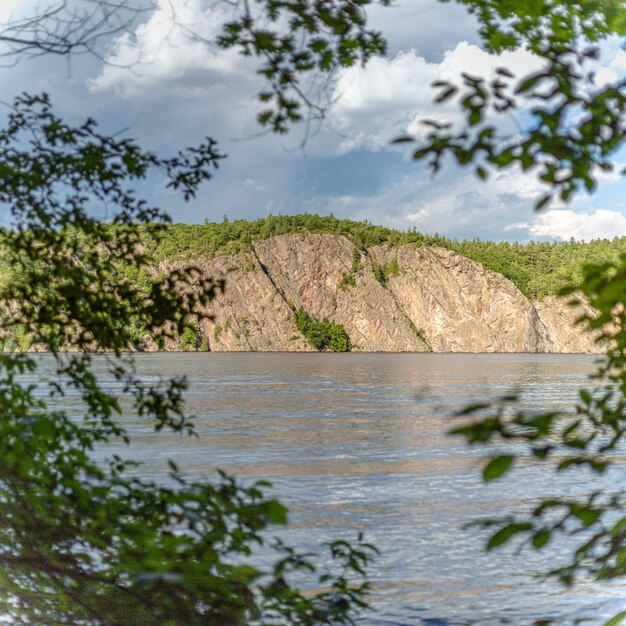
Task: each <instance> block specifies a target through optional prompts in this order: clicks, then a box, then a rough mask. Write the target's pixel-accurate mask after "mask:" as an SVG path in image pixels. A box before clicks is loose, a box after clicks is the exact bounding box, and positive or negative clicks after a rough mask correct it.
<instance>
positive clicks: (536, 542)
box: [533, 530, 551, 550]
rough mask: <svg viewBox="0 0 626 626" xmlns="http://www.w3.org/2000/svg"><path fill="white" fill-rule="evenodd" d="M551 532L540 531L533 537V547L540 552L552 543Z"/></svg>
mask: <svg viewBox="0 0 626 626" xmlns="http://www.w3.org/2000/svg"><path fill="white" fill-rule="evenodd" d="M550 535H551V532H550V531H549V530H540V531H539V532H538V533H535V534H534V535H533V546H534V547H535V548H537V550H540V549H541V548H543V546H545V545H546V543H548V541H550Z"/></svg>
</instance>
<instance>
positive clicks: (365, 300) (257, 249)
mask: <svg viewBox="0 0 626 626" xmlns="http://www.w3.org/2000/svg"><path fill="white" fill-rule="evenodd" d="M190 262H193V263H194V265H196V266H200V267H201V269H202V271H203V273H205V275H206V276H213V277H225V278H226V281H227V282H226V289H225V292H224V293H223V294H222V295H220V296H219V297H218V298H217V299H216V300H214V301H213V302H212V303H211V304H210V306H209V308H208V312H209V313H210V314H211V315H212V316H213V319H212V320H211V321H206V322H203V325H202V328H201V331H202V335H203V337H204V338H205V348H204V349H207V348H208V349H210V350H213V351H245V350H250V351H305V350H312V349H313V348H311V347H310V346H309V345H308V344H307V343H306V342H305V341H304V339H303V337H302V336H301V334H300V333H299V332H298V329H297V327H296V324H295V317H294V311H295V310H297V309H299V308H300V307H302V308H304V309H305V310H306V311H307V312H308V313H309V314H310V315H311V316H312V317H314V318H316V319H323V318H328V319H329V320H331V321H332V322H333V323H336V324H341V325H343V327H344V328H345V330H346V331H347V333H348V335H349V336H350V340H351V342H352V346H353V347H352V349H353V350H358V351H366V352H373V351H383V352H425V351H434V352H584V353H587V352H601V351H602V350H601V346H598V345H597V344H596V343H595V341H594V339H593V337H592V336H591V335H590V334H589V333H587V332H585V331H583V329H582V328H581V327H580V326H579V325H576V323H575V322H576V319H577V318H578V317H579V316H580V315H581V313H583V312H584V311H585V310H586V309H585V307H582V308H579V309H578V310H576V309H572V308H571V307H569V306H567V304H566V303H565V302H564V301H563V300H561V299H559V298H557V297H548V298H545V299H544V300H543V301H542V302H533V301H530V300H529V299H528V298H527V297H526V296H524V294H522V292H521V291H520V290H519V289H518V288H517V287H516V286H515V285H514V284H513V283H512V282H511V281H510V280H508V279H507V278H505V277H504V276H502V275H501V274H498V273H496V272H493V271H491V270H487V269H485V268H484V267H483V266H482V265H481V264H480V263H477V262H475V261H472V260H470V259H468V258H466V257H464V256H461V255H458V254H455V253H453V252H451V251H449V250H444V249H442V248H434V247H419V248H418V247H415V246H412V245H407V246H402V247H397V248H387V247H382V246H375V247H373V248H370V249H368V250H357V249H355V246H354V245H353V244H352V243H351V242H350V241H349V240H348V239H346V238H345V237H343V236H335V235H329V234H312V233H295V234H288V235H280V236H278V237H273V238H271V239H267V240H264V241H257V242H254V243H253V244H252V245H251V249H250V250H249V251H246V252H240V253H237V254H234V255H228V256H225V255H224V256H219V255H218V256H216V257H215V258H214V259H205V258H194V259H191V261H190ZM180 263H181V262H180V261H179V262H176V263H175V265H178V264H180ZM168 265H169V266H170V267H172V266H173V264H168ZM162 269H165V268H162ZM170 348H171V349H176V347H175V346H174V345H172V346H170Z"/></svg>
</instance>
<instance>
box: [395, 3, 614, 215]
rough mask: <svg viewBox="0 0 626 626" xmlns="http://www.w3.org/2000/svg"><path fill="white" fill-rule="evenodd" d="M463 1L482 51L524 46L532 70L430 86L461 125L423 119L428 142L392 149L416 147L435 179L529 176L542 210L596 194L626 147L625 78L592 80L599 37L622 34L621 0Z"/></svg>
mask: <svg viewBox="0 0 626 626" xmlns="http://www.w3.org/2000/svg"><path fill="white" fill-rule="evenodd" d="M459 1H460V2H461V4H465V5H467V6H468V7H469V8H470V10H471V11H472V12H473V13H475V15H476V16H477V18H478V20H479V22H480V28H481V35H482V37H483V40H484V42H485V44H486V46H487V47H488V48H490V49H491V50H493V51H501V50H504V49H517V48H520V47H525V48H526V49H528V50H529V51H530V52H532V53H533V54H534V55H535V58H536V59H537V68H538V69H536V70H535V71H533V72H532V73H529V74H526V75H521V76H515V75H514V74H513V73H512V72H511V70H510V69H509V68H506V67H499V68H497V69H496V70H495V71H494V72H492V73H490V75H473V74H470V73H462V74H461V76H460V77H459V78H458V79H455V80H452V81H448V80H441V81H437V82H435V83H434V84H433V87H435V88H436V89H437V90H438V91H439V95H438V96H437V97H436V99H435V102H436V103H439V104H442V105H443V104H446V106H448V107H455V106H456V107H458V110H459V112H460V113H461V117H462V120H463V123H462V124H461V125H458V124H453V123H452V122H446V121H445V119H444V120H443V121H442V117H440V118H438V119H436V120H435V119H424V120H422V124H423V125H424V127H425V129H426V138H425V139H421V138H420V139H416V138H415V137H413V136H404V137H399V138H398V139H397V140H396V141H397V143H400V144H413V143H417V144H418V148H417V150H415V151H414V153H413V156H414V158H415V159H416V160H423V159H426V160H427V161H428V163H429V165H430V167H431V168H432V170H433V172H437V171H439V169H440V168H441V167H442V165H443V164H444V162H446V160H449V161H452V162H455V163H457V164H459V165H463V166H468V167H472V168H474V171H475V173H476V175H477V176H478V177H480V178H482V179H487V178H488V177H489V175H490V173H494V172H496V171H502V170H513V171H514V172H516V173H518V172H520V171H523V172H527V173H528V174H529V175H531V176H533V177H535V178H536V179H537V180H538V181H539V182H540V183H541V184H542V186H543V189H544V193H543V195H542V196H541V197H540V198H539V199H538V200H537V201H536V208H538V209H541V208H544V207H549V206H556V205H557V204H558V203H567V202H569V201H570V200H571V199H572V198H574V197H575V196H576V195H577V194H579V193H581V192H582V191H584V190H586V191H587V192H591V191H593V190H594V189H595V188H596V186H597V183H598V180H599V178H600V177H601V176H605V175H606V174H607V173H609V172H613V171H614V170H615V169H616V168H618V167H621V166H618V164H616V163H615V155H616V153H617V151H618V150H619V149H620V147H622V146H623V141H624V133H623V128H624V125H625V124H626V91H625V90H624V87H625V86H626V81H625V80H624V76H618V77H617V78H616V79H614V80H612V81H609V82H608V83H607V82H606V81H604V80H600V81H597V80H596V71H597V69H599V67H600V64H599V63H598V60H599V59H600V57H601V54H602V47H601V44H602V43H603V40H606V39H607V38H611V37H612V38H613V39H612V40H611V41H612V42H613V43H614V42H615V39H616V38H618V37H623V35H624V34H625V33H626V8H624V5H623V3H621V2H618V1H616V0H602V1H596V0H578V1H576V0H568V1H567V2H560V1H556V0H539V1H535V0H524V1H521V2H509V1H508V0H459ZM607 48H608V46H607ZM443 117H444V118H445V116H443ZM511 121H513V122H514V127H515V129H514V130H511Z"/></svg>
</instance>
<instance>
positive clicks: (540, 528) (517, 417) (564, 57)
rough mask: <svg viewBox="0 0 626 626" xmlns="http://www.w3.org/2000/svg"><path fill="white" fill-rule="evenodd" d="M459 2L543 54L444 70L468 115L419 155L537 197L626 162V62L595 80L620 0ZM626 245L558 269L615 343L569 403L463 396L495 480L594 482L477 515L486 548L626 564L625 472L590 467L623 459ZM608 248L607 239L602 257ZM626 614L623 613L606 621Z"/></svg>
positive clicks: (491, 32) (570, 580)
mask: <svg viewBox="0 0 626 626" xmlns="http://www.w3.org/2000/svg"><path fill="white" fill-rule="evenodd" d="M459 1H460V2H461V3H462V4H465V5H467V6H468V7H469V8H470V9H471V10H472V12H474V13H475V14H476V16H477V17H478V20H479V22H480V25H481V34H482V36H483V39H484V41H485V43H486V44H487V46H488V47H489V48H490V49H491V50H494V51H500V50H504V49H517V48H520V47H522V46H524V47H526V48H527V49H529V50H530V51H531V52H532V53H533V54H534V55H535V56H536V57H537V60H538V67H539V68H540V69H538V70H537V71H536V72H534V73H532V74H528V75H525V76H517V77H516V76H514V75H513V74H512V72H511V71H510V70H509V69H508V68H504V67H501V68H498V69H496V70H495V72H494V73H493V74H492V75H491V76H486V75H482V76H479V75H470V74H467V73H465V74H462V75H461V76H460V77H459V79H458V80H457V81H439V82H438V83H436V84H435V85H434V86H435V88H437V89H438V90H439V95H438V96H437V98H436V102H438V103H441V104H443V103H446V106H449V105H454V104H456V105H457V106H458V108H459V110H460V111H461V114H462V119H463V123H462V124H461V126H460V127H459V126H456V127H455V126H454V125H453V124H449V123H446V122H442V121H441V119H438V120H424V124H425V126H426V128H427V136H426V139H425V140H417V141H418V143H419V145H418V148H417V150H416V151H415V152H414V154H413V156H414V157H415V159H417V160H421V159H426V160H427V161H428V162H429V164H430V166H431V168H432V170H433V171H434V172H436V171H438V170H439V169H440V168H441V167H442V165H444V163H445V161H446V160H449V161H452V162H455V163H457V164H460V165H466V166H469V167H472V168H474V171H475V173H476V175H477V176H478V177H479V178H481V179H483V180H487V179H488V178H489V177H490V175H491V174H492V173H499V172H501V171H504V170H509V169H512V170H514V171H515V172H519V171H524V172H527V173H528V174H530V175H531V176H534V177H536V178H537V179H538V180H539V181H540V182H541V183H542V184H543V185H544V190H545V193H544V195H543V196H542V197H540V198H539V199H538V200H537V202H536V205H535V206H536V209H538V210H541V209H544V208H548V207H551V206H558V205H559V204H563V203H567V202H570V201H571V200H572V199H573V198H574V197H575V196H576V195H577V194H579V193H581V192H583V191H587V192H593V191H594V190H595V189H596V186H597V183H598V180H599V178H600V177H601V176H603V175H606V173H610V172H613V171H614V170H615V169H616V168H617V167H618V164H617V163H616V162H615V161H616V155H617V152H618V150H620V149H621V148H622V147H623V141H624V132H623V129H624V126H625V123H626V91H625V89H624V88H625V87H626V80H625V79H624V76H623V75H620V76H618V77H617V78H616V79H614V80H612V81H609V82H608V83H607V82H602V81H597V80H596V70H597V69H598V68H599V66H600V65H599V63H598V60H599V59H600V58H601V54H602V47H601V44H602V43H603V40H607V39H608V38H611V40H610V43H612V44H615V43H616V42H617V41H618V40H619V41H620V42H621V44H622V46H623V42H624V35H625V34H626V8H625V7H624V4H623V3H621V2H617V1H615V0H601V1H591V0H589V1H587V0H579V1H575V0H568V1H567V2H557V1H555V0H539V1H534V0H533V1H526V0H522V1H521V2H509V1H508V0H459ZM604 43H606V42H604ZM608 47H609V46H605V48H608ZM504 118H508V119H509V120H510V119H514V120H516V121H517V123H518V127H517V130H516V131H515V132H509V131H507V130H505V128H506V124H504V123H503V120H504ZM414 141H415V139H414V138H412V137H408V136H407V137H400V138H399V139H398V143H400V144H405V143H406V144H411V143H413V142H414ZM623 173H624V172H620V174H623ZM623 244H624V241H623V240H620V239H615V240H613V242H592V243H591V244H589V247H586V246H581V245H580V244H576V243H572V244H571V246H570V247H569V248H565V249H566V250H567V249H569V250H571V251H576V254H578V255H579V260H580V262H581V263H582V268H581V269H576V271H575V272H574V273H571V272H569V271H568V270H567V269H566V270H565V271H564V272H563V274H562V276H561V281H559V282H562V283H566V286H565V287H563V288H562V290H561V293H562V294H563V295H564V296H569V297H570V298H571V300H572V304H576V303H577V302H580V299H581V297H585V298H586V299H587V300H588V302H589V303H590V304H591V307H592V311H591V312H590V313H589V314H586V315H585V316H583V317H582V318H581V319H580V320H579V323H580V324H582V325H584V326H586V327H589V328H591V329H592V330H594V331H595V332H596V333H598V335H599V338H598V340H599V341H601V342H603V344H602V345H603V346H604V347H605V348H606V353H605V355H604V356H603V358H602V359H601V360H600V361H599V366H598V370H597V372H596V373H595V374H594V375H592V376H591V378H590V381H589V386H588V388H583V389H581V390H580V392H579V401H578V403H577V404H576V406H575V407H574V408H573V410H565V411H546V410H545V408H542V407H535V408H534V409H524V408H522V406H523V405H522V400H521V399H520V398H519V397H518V396H516V395H511V396H508V397H503V398H502V399H501V400H500V401H499V402H496V403H478V404H475V405H473V406H468V407H466V408H465V409H464V410H463V411H461V415H462V416H464V420H463V423H462V424H461V425H459V426H457V427H456V428H454V430H453V431H452V433H453V434H454V435H456V436H460V437H463V438H464V439H465V440H466V441H467V442H468V443H469V444H472V445H486V446H487V451H488V454H489V455H490V459H489V460H488V461H487V462H486V463H485V466H484V468H483V477H484V479H485V480H486V481H492V480H497V479H500V478H501V477H503V476H505V475H506V474H507V473H509V472H514V470H515V468H516V467H517V466H518V465H522V464H524V465H527V464H529V463H531V462H532V463H539V464H542V465H544V466H545V469H544V472H543V476H544V477H545V480H546V481H550V483H551V484H552V485H553V487H554V491H555V493H557V494H558V493H559V489H558V485H559V483H558V479H559V475H560V474H561V473H566V472H567V473H571V472H580V473H581V476H580V482H579V483H578V484H586V485H588V487H589V493H586V494H584V495H581V494H580V492H579V491H578V490H577V491H576V492H575V493H574V494H570V495H566V496H565V495H555V496H554V497H548V498H541V497H539V496H537V498H535V501H534V502H533V504H532V506H530V507H529V508H528V509H527V510H526V511H521V512H520V513H519V514H512V515H509V516H506V517H505V518H500V519H486V520H482V522H481V524H482V525H483V526H484V527H486V528H490V529H491V530H492V533H491V537H490V539H489V541H488V544H487V548H489V549H494V548H497V547H499V546H502V545H504V544H508V543H510V542H517V543H518V544H519V546H520V547H522V548H530V549H533V550H542V549H544V548H546V546H550V547H552V548H554V547H555V544H556V545H558V547H559V550H558V554H559V558H558V559H557V560H556V564H554V565H553V568H552V570H551V571H550V572H549V574H550V575H552V576H555V577H557V578H558V579H559V580H560V581H561V582H563V583H564V584H566V585H572V584H574V583H575V582H576V581H579V580H581V579H583V580H589V579H590V578H595V579H596V580H609V579H614V578H616V577H621V576H624V575H626V517H624V512H625V510H626V493H625V492H624V490H623V489H622V486H621V484H620V483H619V480H618V481H613V482H608V481H601V480H595V478H598V477H599V475H601V474H604V473H605V472H609V471H611V468H612V467H613V466H614V465H617V466H618V467H619V466H621V465H623V464H622V463H621V462H622V461H623V458H624V452H625V448H624V439H625V436H626V367H625V366H626V307H625V306H624V294H625V293H626V254H625V253H624V250H623ZM539 245H543V244H539ZM620 248H621V249H620ZM600 249H602V250H605V251H609V250H610V252H609V254H608V255H607V257H604V258H598V257H595V258H594V255H595V252H596V251H597V250H600ZM592 250H593V252H591V251H592ZM589 252H591V256H589V255H588V253H589ZM533 256H535V255H533ZM535 259H536V260H539V259H541V257H537V256H535ZM540 262H542V261H540ZM527 284H528V285H530V284H531V282H530V278H529V280H528V282H527ZM615 471H618V470H615ZM502 488H506V487H505V485H504V484H503V487H502ZM623 619H624V613H620V614H619V615H617V616H615V618H614V619H612V620H610V621H609V622H608V624H611V625H613V624H618V623H621V622H622V621H623ZM537 623H542V624H549V623H553V621H552V620H550V619H547V620H541V621H540V622H537Z"/></svg>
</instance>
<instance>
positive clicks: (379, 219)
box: [0, 0, 626, 241]
mask: <svg viewBox="0 0 626 626" xmlns="http://www.w3.org/2000/svg"><path fill="white" fill-rule="evenodd" d="M77 1H78V2H80V1H81V0H77ZM33 5H36V2H31V0H2V8H0V20H1V19H6V17H7V15H8V13H9V10H11V9H12V10H13V11H14V12H15V13H14V14H19V13H20V12H27V11H30V10H32V7H33ZM155 5H156V6H155V10H154V11H153V12H151V13H147V14H145V15H144V16H143V18H142V20H141V21H140V22H138V23H136V24H135V25H134V26H133V29H132V30H131V31H130V32H128V33H125V34H123V35H121V36H119V37H117V38H115V39H112V40H111V41H109V42H108V44H107V47H106V48H104V49H103V52H104V54H105V57H106V60H107V63H103V62H102V61H101V60H100V59H97V58H96V57H89V56H82V57H76V58H73V59H71V60H70V61H69V62H68V61H67V60H65V59H61V58H50V57H42V58H40V59H35V60H30V61H22V62H21V63H19V64H18V65H17V66H15V67H10V68H4V69H0V84H1V87H2V92H3V100H5V101H7V100H10V99H11V98H12V96H13V95H14V94H18V93H20V92H21V91H24V90H27V91H30V92H41V91H47V92H49V93H50V94H51V97H52V99H53V103H54V104H55V105H56V107H57V109H58V110H59V111H60V112H61V113H62V114H63V115H65V116H67V117H68V118H70V119H71V120H74V121H79V120H80V119H81V118H83V117H84V116H87V115H89V116H93V117H95V118H96V119H97V120H98V121H99V123H100V124H101V126H102V128H103V129H104V130H105V131H107V132H118V131H125V133H126V134H127V135H129V136H132V137H134V138H136V139H138V140H140V141H141V143H142V144H143V145H144V146H146V147H148V148H151V149H154V150H156V151H158V152H160V153H162V154H170V153H172V152H174V151H176V150H177V149H179V148H181V147H184V146H187V145H192V144H194V143H195V142H197V141H198V139H199V138H201V137H204V136H206V135H210V136H212V137H214V138H215V139H217V140H218V141H219V144H220V147H221V150H222V151H223V152H225V153H226V154H227V155H228V157H229V158H228V159H227V160H226V161H224V162H223V164H222V166H221V167H220V170H219V172H218V173H217V175H216V177H215V179H214V180H213V181H211V182H209V183H208V184H207V185H206V186H205V187H204V188H203V189H202V192H201V193H200V194H199V196H198V198H196V199H195V200H193V201H191V202H189V203H187V204H185V203H184V202H183V201H182V199H181V198H180V197H179V196H178V195H176V194H173V193H170V192H168V191H167V190H166V189H165V188H164V184H163V181H162V180H160V179H159V178H157V177H153V178H151V179H149V180H148V181H146V183H145V184H144V185H143V186H142V189H141V192H142V193H143V194H144V196H145V197H147V199H148V200H150V201H151V202H153V203H156V204H158V205H159V206H161V207H162V208H164V209H166V210H167V211H169V212H170V214H171V215H172V217H173V218H174V220H175V221H187V222H202V221H204V220H205V219H209V220H217V221H219V220H221V219H222V216H223V215H228V217H229V218H231V219H237V218H256V217H262V216H265V215H268V214H269V213H274V214H276V213H286V214H289V213H298V212H305V211H308V212H316V213H322V214H327V213H331V212H332V213H333V214H334V215H336V216H337V217H345V218H352V219H368V220H370V221H371V222H373V223H377V224H385V225H389V226H393V227H397V228H401V229H404V228H408V227H416V228H417V229H418V230H421V231H424V232H429V233H434V232H439V233H440V234H445V235H447V236H451V237H458V238H466V237H467V238H472V237H476V236H477V237H481V238H490V239H496V240H501V239H508V240H519V241H526V240H528V239H531V238H533V239H545V238H557V239H569V238H570V237H572V236H573V237H575V238H576V239H591V238H594V237H612V236H614V235H624V234H626V204H625V201H624V198H623V190H624V182H623V181H622V180H621V179H620V178H619V177H617V176H611V177H606V180H604V181H603V182H602V185H601V186H600V189H599V191H598V192H597V193H596V194H594V196H592V197H587V196H583V197H580V198H578V199H577V200H576V202H575V203H574V204H573V205H571V206H568V207H558V208H556V209H554V210H551V211H549V212H544V213H541V214H539V215H538V214H536V213H534V211H533V209H532V205H533V201H534V200H535V199H536V198H537V197H538V196H539V195H540V194H541V188H540V186H539V185H538V183H537V182H536V181H535V180H533V179H532V178H530V177H527V176H523V175H522V174H520V173H516V172H509V173H506V174H500V175H498V176H495V177H492V178H491V179H490V181H489V182H487V183H482V182H479V181H478V180H476V179H475V178H474V176H473V175H472V174H471V173H470V172H469V171H466V170H461V169H459V168H456V167H452V166H450V167H448V168H445V169H444V170H443V171H442V172H441V173H439V174H438V175H437V176H435V177H433V176H431V174H430V172H429V171H428V170H427V169H426V168H425V166H423V165H421V164H416V163H414V162H411V161H410V160H409V159H408V158H407V155H406V154H404V153H403V152H402V151H401V150H399V149H397V148H394V147H392V146H391V145H390V140H391V139H393V138H394V137H396V136H398V135H399V134H401V133H403V132H405V131H407V130H411V131H417V129H418V128H419V124H418V120H419V119H424V118H428V117H433V116H437V117H444V116H449V117H451V118H452V119H453V120H454V117H455V115H457V113H456V112H455V110H453V109H452V108H450V109H448V110H442V109H441V108H440V107H435V106H434V105H433V104H432V91H431V89H430V83H431V82H432V81H433V80H437V79H438V78H452V77H454V76H456V75H458V73H459V72H460V71H463V70H466V71H467V70H469V71H474V72H481V71H489V70H490V69H492V68H494V67H496V66H499V65H505V66H507V67H510V68H512V69H514V70H515V71H517V72H520V73H521V72H524V71H528V70H532V68H533V67H534V63H535V62H534V60H533V59H532V57H530V55H529V54H528V53H526V52H524V51H518V52H515V53H507V54H506V55H504V56H503V57H500V58H490V57H489V56H488V55H487V54H486V53H485V52H483V51H482V50H481V49H480V47H479V45H480V42H479V40H478V37H477V35H476V24H475V22H474V20H473V18H472V17H471V16H469V15H468V14H467V13H466V12H465V10H464V9H463V8H461V7H459V6H457V5H455V4H454V3H445V4H442V3H439V2H437V1H436V0H398V1H397V2H396V5H395V6H394V7H391V8H376V9H373V10H372V11H371V15H370V18H371V23H372V25H374V26H375V27H377V28H380V29H381V30H382V31H383V33H384V34H385V35H386V37H387V39H388V41H389V55H388V57H387V58H386V59H376V60H375V61H373V62H372V63H370V64H369V65H368V67H366V68H365V69H362V68H352V69H350V70H346V71H343V72H342V74H341V75H339V76H337V77H336V81H335V82H334V86H333V93H332V96H333V102H334V104H333V106H332V107H331V109H330V110H329V112H328V116H327V119H326V120H325V121H324V122H323V123H322V124H321V125H320V126H319V127H318V128H316V132H315V133H314V134H313V135H312V136H311V137H309V139H308V140H307V142H306V145H305V146H304V148H302V147H301V145H300V144H301V139H302V131H301V130H299V129H298V128H295V129H294V130H293V131H292V132H291V133H290V134H289V135H288V136H287V137H277V136H272V135H262V136H258V130H259V129H258V127H257V126H256V122H255V116H256V112H257V110H258V105H257V103H256V102H255V99H254V94H255V93H256V91H257V90H258V88H259V85H260V84H259V81H258V78H257V77H256V76H255V73H254V70H255V64H254V62H253V61H251V60H249V59H244V58H243V57H241V56H239V55H238V54H236V53H235V52H234V51H220V50H217V49H215V48H212V47H211V46H209V45H207V44H205V43H203V42H201V41H198V40H194V39H192V38H190V37H189V36H188V35H187V34H186V32H185V29H178V28H172V22H171V10H172V7H174V8H175V10H176V11H177V15H178V19H179V21H181V22H183V23H184V24H186V25H187V26H188V28H189V29H193V30H194V31H195V32H196V33H199V34H200V35H202V36H203V37H204V38H207V39H211V38H212V37H213V36H214V35H215V34H216V33H217V32H219V27H220V23H221V20H222V19H223V15H222V14H221V13H220V11H221V10H222V9H220V8H219V7H220V6H221V5H218V4H216V3H214V2H213V1H212V0H155ZM624 71H626V54H624V52H623V51H621V50H620V49H619V46H617V45H612V46H607V50H606V54H605V58H604V60H603V67H602V68H601V71H600V74H601V75H602V76H603V78H604V79H606V80H609V79H611V77H614V76H617V75H620V74H621V73H623V72H624ZM514 122H515V120H512V123H514ZM617 158H618V160H619V159H620V156H619V155H618V157H617ZM623 160H626V159H623Z"/></svg>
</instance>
